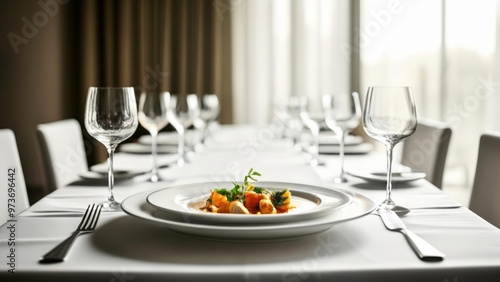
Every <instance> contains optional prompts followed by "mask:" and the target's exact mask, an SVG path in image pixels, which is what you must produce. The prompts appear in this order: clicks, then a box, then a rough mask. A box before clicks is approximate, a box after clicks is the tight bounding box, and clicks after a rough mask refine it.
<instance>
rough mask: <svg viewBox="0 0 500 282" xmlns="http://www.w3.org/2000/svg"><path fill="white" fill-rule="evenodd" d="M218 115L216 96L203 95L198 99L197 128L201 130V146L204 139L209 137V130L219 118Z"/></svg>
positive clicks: (218, 107)
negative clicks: (198, 121)
mask: <svg viewBox="0 0 500 282" xmlns="http://www.w3.org/2000/svg"><path fill="white" fill-rule="evenodd" d="M219 113H220V105H219V98H218V97H217V95H216V94H205V95H202V96H201V97H200V115H199V120H200V123H199V124H200V126H199V127H200V128H201V130H202V136H201V144H203V143H205V140H206V138H207V137H209V136H210V130H211V128H212V125H213V123H214V122H215V121H216V120H217V118H218V117H219ZM195 125H196V124H195Z"/></svg>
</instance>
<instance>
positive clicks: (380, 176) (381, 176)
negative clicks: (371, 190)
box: [347, 170, 426, 183]
mask: <svg viewBox="0 0 500 282" xmlns="http://www.w3.org/2000/svg"><path fill="white" fill-rule="evenodd" d="M347 173H348V174H350V175H352V176H355V177H358V178H361V179H364V180H366V181H372V182H386V181H387V173H386V172H370V171H362V170H349V171H347ZM425 176H426V174H425V173H424V172H412V171H407V172H393V173H392V178H391V180H392V182H393V183H398V182H409V181H415V180H418V179H422V178H425Z"/></svg>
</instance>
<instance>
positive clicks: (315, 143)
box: [312, 130, 319, 165]
mask: <svg viewBox="0 0 500 282" xmlns="http://www.w3.org/2000/svg"><path fill="white" fill-rule="evenodd" d="M318 135H319V130H312V136H313V152H312V157H313V161H314V162H315V163H316V165H317V164H318V159H319V140H318V139H319V137H318Z"/></svg>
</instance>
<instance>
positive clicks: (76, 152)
mask: <svg viewBox="0 0 500 282" xmlns="http://www.w3.org/2000/svg"><path fill="white" fill-rule="evenodd" d="M36 139H37V143H38V149H39V151H40V156H41V159H42V164H43V171H44V174H45V185H46V189H47V191H53V190H55V189H57V188H60V187H62V186H65V185H67V184H69V183H71V182H74V181H76V180H79V179H80V177H79V173H80V172H84V171H87V170H88V164H87V156H86V154H85V147H84V143H83V135H82V128H81V126H80V124H79V123H78V121H77V120H75V119H66V120H60V121H55V122H51V123H45V124H39V125H37V127H36Z"/></svg>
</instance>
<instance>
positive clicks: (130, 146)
mask: <svg viewBox="0 0 500 282" xmlns="http://www.w3.org/2000/svg"><path fill="white" fill-rule="evenodd" d="M118 150H119V151H120V152H124V153H132V154H151V145H147V144H140V143H125V144H122V145H120V147H118ZM157 152H158V154H176V153H177V152H178V147H177V145H158V146H157Z"/></svg>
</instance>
